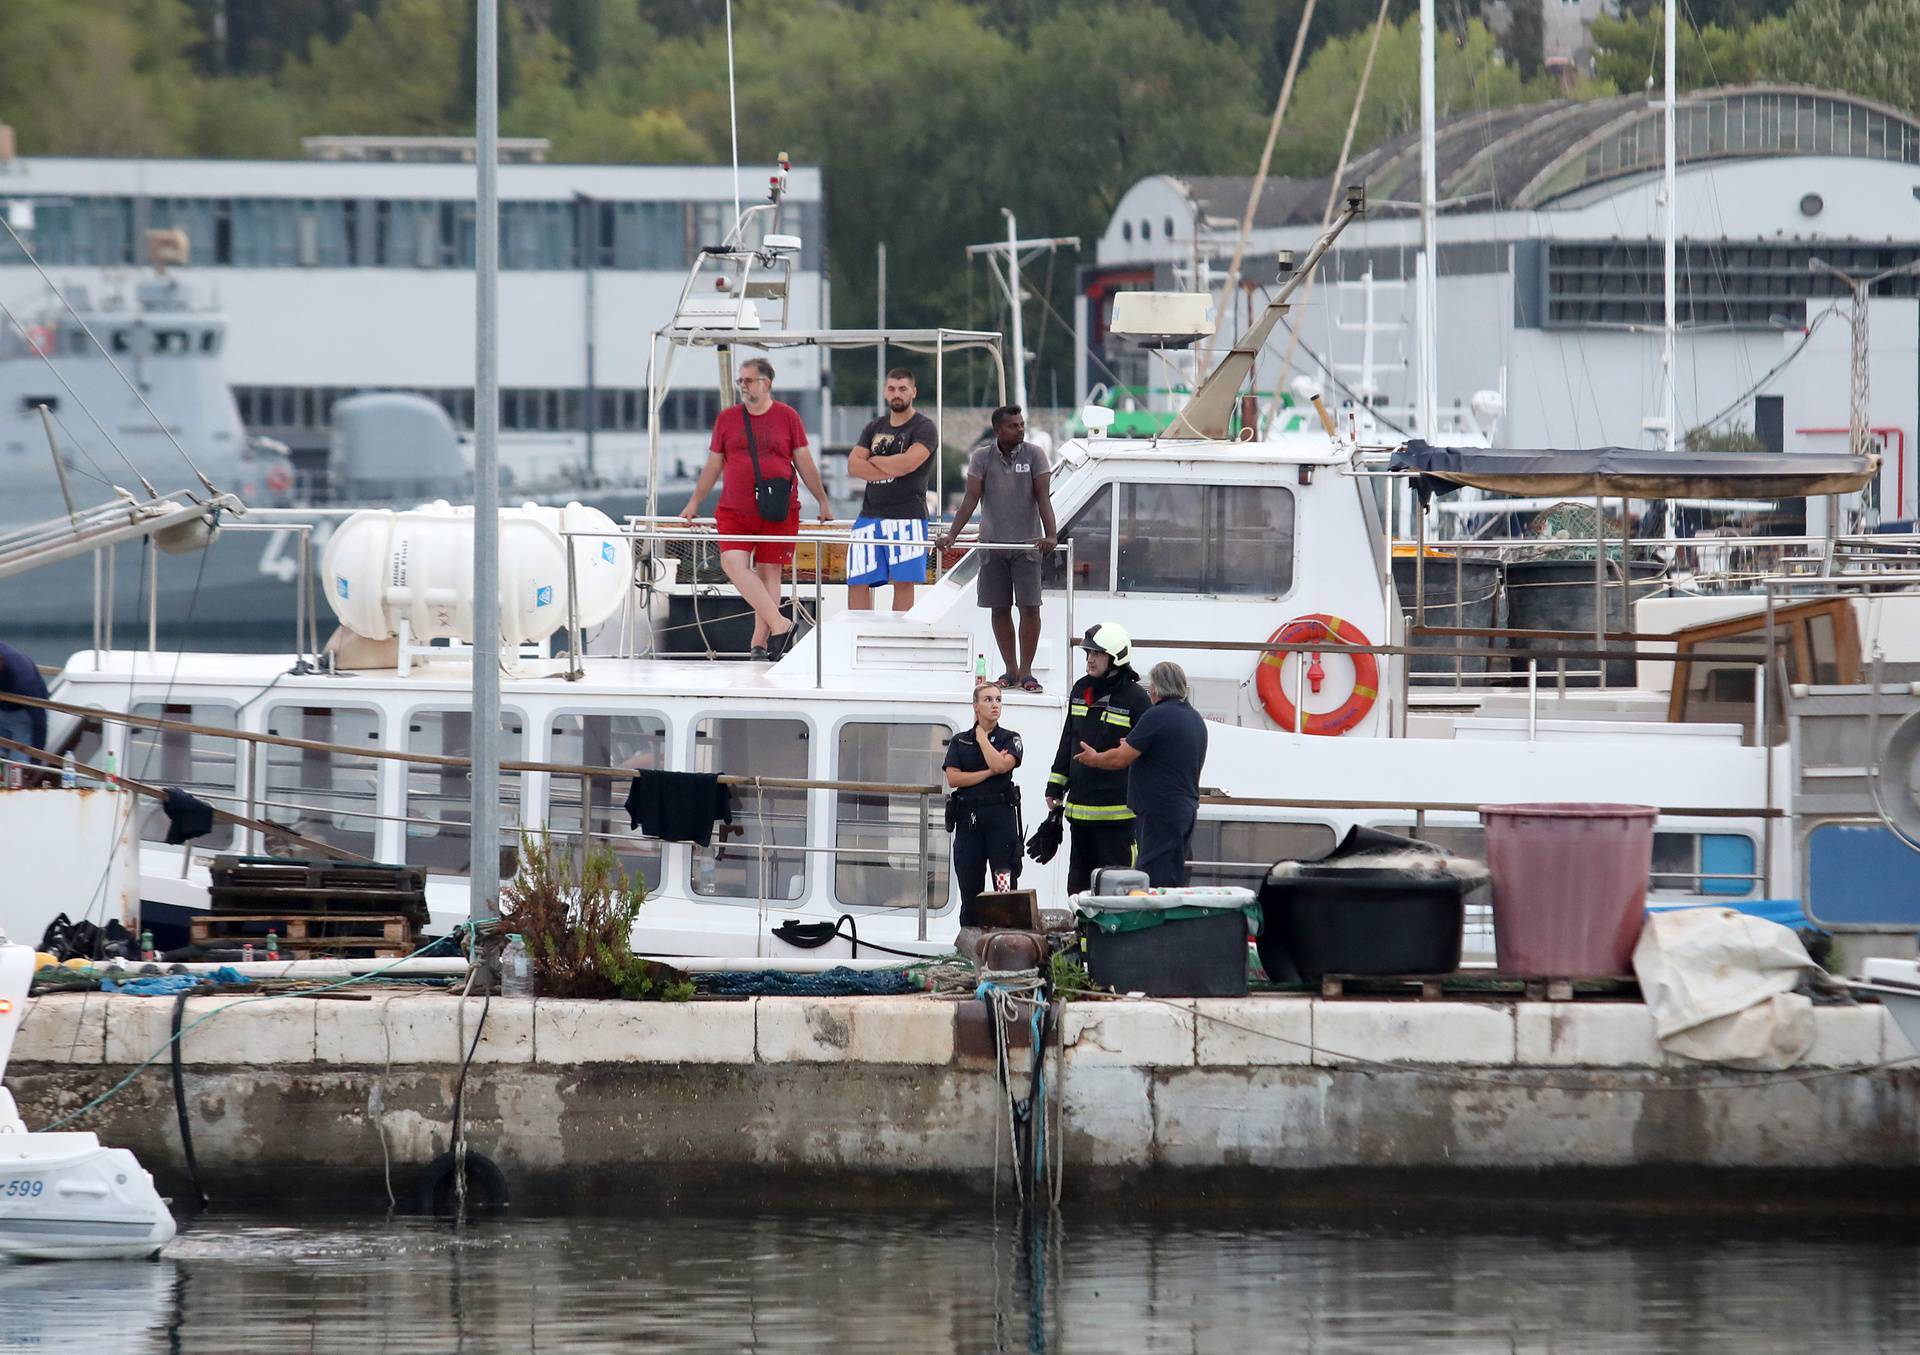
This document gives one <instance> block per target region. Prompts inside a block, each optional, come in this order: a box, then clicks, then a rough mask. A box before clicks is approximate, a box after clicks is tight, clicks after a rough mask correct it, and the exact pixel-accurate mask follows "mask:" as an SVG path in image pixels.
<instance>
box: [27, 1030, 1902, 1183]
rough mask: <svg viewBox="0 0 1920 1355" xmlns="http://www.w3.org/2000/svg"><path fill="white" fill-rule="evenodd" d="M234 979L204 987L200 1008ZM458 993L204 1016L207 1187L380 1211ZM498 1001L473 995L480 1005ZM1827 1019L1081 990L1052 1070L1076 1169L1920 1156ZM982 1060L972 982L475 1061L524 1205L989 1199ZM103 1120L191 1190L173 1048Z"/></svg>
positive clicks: (471, 1092) (31, 1039)
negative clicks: (1740, 1046)
mask: <svg viewBox="0 0 1920 1355" xmlns="http://www.w3.org/2000/svg"><path fill="white" fill-rule="evenodd" d="M234 1001H236V999H232V998H200V999H194V1000H192V1001H190V1002H189V1003H188V1005H187V1012H186V1017H185V1019H186V1021H187V1022H189V1023H191V1022H192V1021H194V1020H195V1019H197V1018H199V1017H200V1016H203V1015H205V1014H206V1013H208V1012H210V1011H213V1010H215V1009H216V1008H218V1007H221V1006H223V1005H226V1004H228V1003H230V1002H234ZM458 1006H459V1004H458V1003H457V1002H455V1001H454V1000H453V999H451V998H449V997H446V996H440V995H434V996H413V995H408V996H378V997H375V998H374V999H373V1000H371V1001H366V1002H351V1001H312V1000H305V999H297V998H272V999H266V1000H251V1001H249V1002H248V1005H246V1006H245V1007H243V1008H242V1009H241V1010H239V1011H236V1012H234V1013H232V1014H230V1015H227V1016H224V1017H222V1018H220V1019H219V1020H216V1021H210V1022H208V1023H206V1024H205V1025H202V1026H200V1027H198V1028H197V1029H194V1030H192V1031H190V1032H188V1034H187V1035H186V1036H185V1038H184V1042H183V1053H184V1062H185V1065H186V1083H187V1089H188V1098H189V1101H190V1103H191V1111H192V1122H193V1135H194V1143H195V1148H196V1151H197V1154H198V1158H199V1162H200V1164H201V1171H202V1174H203V1177H204V1178H205V1180H206V1181H207V1183H208V1185H209V1189H210V1190H211V1191H213V1192H214V1193H215V1194H223V1193H224V1195H225V1198H227V1199H228V1200H234V1199H236V1197H237V1192H247V1191H253V1190H258V1189H269V1190H271V1191H273V1192H276V1193H279V1194H287V1195H303V1194H313V1195H322V1196H326V1197H328V1198H330V1199H334V1200H336V1201H339V1202H343V1203H344V1202H351V1201H353V1200H354V1199H356V1198H357V1199H359V1201H360V1203H362V1204H370V1203H374V1202H379V1203H382V1204H383V1203H384V1192H383V1187H382V1173H383V1167H382V1161H383V1156H382V1134H383V1132H384V1138H385V1153H386V1156H387V1159H388V1160H390V1162H391V1163H392V1172H393V1180H394V1188H395V1190H396V1191H397V1192H400V1193H402V1194H403V1198H404V1197H405V1196H408V1195H410V1194H411V1192H412V1183H413V1181H414V1178H415V1176H416V1173H417V1169H418V1167H419V1166H420V1165H421V1164H424V1163H426V1162H427V1161H429V1160H430V1159H431V1158H432V1157H433V1156H434V1155H435V1154H437V1153H439V1152H441V1151H443V1150H444V1149H445V1148H446V1147H447V1146H448V1144H449V1137H450V1106H451V1104H452V1099H453V1090H454V1082H455V1078H456V1074H457V1062H458V1059H457V1051H458V1049H459V1048H460V1033H459V1030H458V1023H457V1008H458ZM171 1008H172V1002H171V1000H170V999H140V998H129V997H120V996H112V997H103V996H101V995H98V994H92V995H86V996H79V995H61V996H52V997H43V998H39V999H37V1000H35V1001H34V1002H33V1003H32V1005H31V1008H30V1010H29V1011H28V1013H27V1016H26V1019H25V1022H24V1024H23V1026H22V1028H21V1031H20V1034H19V1038H18V1041H17V1043H16V1045H15V1049H14V1059H13V1065H12V1068H11V1069H10V1070H9V1071H10V1076H9V1078H8V1085H9V1087H10V1088H11V1089H12V1091H13V1093H14V1095H15V1097H16V1098H17V1099H18V1101H19V1103H20V1107H21V1111H22V1114H23V1116H24V1117H25V1119H26V1120H27V1122H28V1123H29V1124H33V1125H38V1124H44V1123H47V1122H48V1121H49V1120H51V1119H52V1118H54V1117H55V1116H57V1115H59V1114H62V1113H65V1112H66V1111H68V1110H71V1109H72V1108H74V1107H76V1106H78V1105H80V1104H81V1103H83V1102H84V1101H85V1100H86V1099H87V1098H89V1097H91V1096H94V1095H96V1094H98V1093H99V1092H100V1091H101V1090H103V1089H105V1088H106V1087H107V1086H110V1085H111V1084H112V1083H113V1082H114V1081H116V1080H117V1079H118V1078H119V1077H121V1076H123V1075H124V1073H125V1072H126V1071H127V1070H128V1069H129V1068H130V1067H131V1066H132V1065H133V1064H135V1063H137V1062H138V1061H139V1060H140V1059H142V1058H144V1057H146V1056H147V1055H148V1054H150V1053H151V1052H152V1051H153V1050H154V1049H156V1048H158V1047H160V1046H161V1045H162V1043H163V1042H164V1041H165V1040H166V1038H167V1033H168V1019H169V1017H170V1015H171ZM479 1012H480V1002H479V1000H478V999H474V1000H471V1001H469V1003H468V1004H467V1017H468V1020H469V1022H471V1021H472V1020H473V1019H474V1018H477V1017H478V1015H479ZM1816 1018H1817V1024H1818V1029H1819V1036H1818V1040H1817V1042H1816V1044H1815V1046H1814V1048H1813V1050H1812V1051H1811V1053H1810V1055H1809V1057H1808V1059H1807V1061H1806V1062H1805V1064H1804V1065H1803V1066H1802V1067H1801V1068H1798V1069H1795V1070H1793V1072H1792V1073H1789V1074H1786V1075H1773V1076H1769V1075H1764V1074H1754V1073H1741V1072H1734V1071H1729V1070H1724V1069H1716V1068H1710V1067H1705V1066H1702V1065H1698V1064H1690V1063H1683V1062H1681V1061H1678V1060H1674V1059H1670V1058H1668V1057H1667V1056H1666V1055H1665V1054H1664V1053H1663V1052H1662V1051H1661V1050H1660V1048H1659V1046H1658V1045H1657V1044H1656V1043H1655V1041H1654V1038H1653V1033H1652V1022H1651V1020H1650V1018H1649V1017H1648V1015H1647V1012H1646V1009H1645V1008H1644V1007H1642V1006H1640V1005H1638V1004H1622V1003H1606V1002H1580V1003H1575V1004H1564V1003H1560V1004H1555V1003H1467V1002H1436V1003H1409V1002H1378V1001H1362V1000H1348V1001H1337V1002H1323V1001H1319V1000H1310V999H1307V998H1252V999H1247V1000H1242V1001H1228V1000H1208V1001H1198V1002H1192V1001H1181V1002H1113V1003H1099V1002H1081V1003H1076V1004H1073V1005H1071V1006H1070V1007H1069V1008H1068V1010H1067V1013H1066V1019H1065V1023H1064V1047H1065V1060H1064V1073H1063V1074H1062V1075H1061V1076H1062V1078H1063V1082H1062V1090H1063V1095H1064V1104H1065V1124H1066V1153H1067V1169H1066V1170H1067V1181H1068V1186H1069V1189H1070V1190H1072V1191H1074V1192H1075V1193H1095V1192H1098V1191H1101V1190H1105V1189H1110V1188H1114V1187H1119V1186H1124V1185H1135V1184H1138V1183H1140V1182H1142V1181H1143V1180H1149V1179H1155V1178H1159V1179H1168V1178H1170V1179H1173V1180H1185V1179H1189V1178H1191V1179H1192V1180H1195V1181H1198V1180H1201V1179H1204V1178H1206V1177H1208V1176H1210V1175H1213V1174H1217V1173H1218V1172H1220V1171H1221V1170H1222V1169H1228V1170H1234V1171H1245V1170H1248V1169H1252V1170H1253V1171H1256V1172H1289V1171H1308V1172H1324V1171H1328V1170H1333V1169H1388V1170H1404V1169H1411V1170H1416V1171H1424V1172H1439V1173H1484V1172H1486V1171H1489V1170H1496V1171H1512V1170H1514V1169H1522V1170H1528V1169H1539V1170H1556V1169H1565V1170H1573V1171H1576V1172H1579V1171H1589V1170H1592V1171H1601V1170H1607V1169H1614V1170H1618V1169H1634V1170H1641V1169H1673V1168H1688V1169H1698V1168H1727V1169H1765V1170H1769V1171H1776V1170H1779V1169H1791V1170H1794V1171H1801V1170H1804V1171H1823V1170H1839V1169H1847V1170H1850V1171H1854V1172H1867V1173H1872V1172H1882V1173H1887V1174H1889V1176H1893V1175H1899V1176H1901V1177H1902V1178H1904V1177H1907V1176H1911V1175H1912V1174H1914V1173H1915V1172H1916V1171H1920V1065H1907V1066H1905V1067H1902V1068H1899V1069H1895V1070H1880V1071H1874V1072H1860V1073H1847V1072H1837V1071H1833V1070H1842V1069H1853V1068H1867V1067H1869V1066H1871V1065H1874V1064H1878V1063H1880V1062H1881V1061H1883V1060H1885V1059H1889V1058H1899V1057H1903V1056H1906V1055H1909V1054H1911V1052H1912V1051H1911V1050H1909V1049H1908V1048H1907V1046H1906V1043H1905V1040H1904V1037H1902V1036H1901V1035H1900V1033H1899V1032H1898V1030H1897V1029H1896V1028H1895V1027H1894V1026H1893V1025H1892V1023H1891V1022H1890V1021H1888V1020H1886V1018H1885V1015H1884V1013H1883V1011H1882V1010H1881V1009H1880V1008H1878V1007H1851V1008H1822V1009H1819V1010H1818V1011H1817V1012H1816ZM471 1037H472V1026H471V1024H469V1026H468V1028H467V1038H468V1039H471ZM990 1050H991V1045H990V1043H989V1042H988V1039H987V1031H986V1027H985V1023H984V1014H983V1009H982V1006H981V1004H979V1003H977V1002H973V1001H970V1000H968V1001H950V1000H942V999H934V998H927V997H904V998H872V999H835V1000H821V999H806V998H760V999H755V1000H748V1001H738V1002H701V1003H696V1004H690V1005H685V1006H662V1005H639V1004H622V1003H596V1002H575V1001H559V1000H551V999H540V1000H537V1001H536V1000H531V999H513V1000H508V999H495V1001H494V1002H493V1005H492V1009H491V1012H490V1014H489V1016H488V1018H487V1023H486V1029H485V1037H484V1038H483V1039H482V1040H481V1042H480V1045H479V1048H478V1052H477V1054H476V1056H475V1062H474V1066H473V1068H472V1070H471V1072H470V1074H469V1083H468V1089H467V1098H468V1124H469V1132H470V1134H471V1143H472V1145H473V1147H474V1149H475V1150H477V1151H481V1152H484V1153H486V1154H488V1155H489V1156H491V1157H493V1158H494V1159H495V1160H496V1161H497V1162H498V1163H499V1164H500V1165H501V1167H502V1168H503V1169H504V1170H505V1172H506V1173H507V1175H508V1177H509V1180H510V1181H511V1182H512V1184H513V1188H514V1190H515V1192H516V1198H518V1199H519V1200H521V1201H522V1202H523V1203H527V1202H532V1201H539V1200H573V1201H592V1202H601V1203H614V1202H618V1201H619V1200H621V1199H623V1198H625V1197H628V1196H635V1197H638V1196H643V1195H644V1196H651V1195H655V1194H658V1193H659V1192H660V1191H661V1190H663V1189H666V1190H669V1191H673V1190H685V1189H690V1188H692V1187H693V1185H694V1183H699V1182H705V1181H724V1182H727V1183H729V1184H731V1185H732V1186H734V1187H740V1186H742V1185H747V1184H751V1183H756V1182H758V1183H763V1184H764V1183H766V1182H770V1181H776V1180H783V1179H790V1178H796V1177H807V1176H813V1177H825V1178H828V1179H830V1180H833V1181H835V1182H837V1184H838V1185H839V1186H841V1187H844V1186H845V1185H846V1184H848V1181H847V1178H848V1177H858V1178H862V1179H868V1178H871V1179H873V1180H880V1179H885V1178H894V1179H896V1180H900V1179H904V1180H906V1181H908V1182H910V1183H914V1182H917V1183H920V1184H919V1185H916V1186H914V1187H913V1188H914V1189H932V1188H935V1187H936V1186H941V1185H958V1186H959V1187H960V1188H962V1189H971V1190H981V1191H984V1190H986V1189H988V1188H989V1185H990V1182H991V1177H992V1172H993V1169H994V1164H995V1161H996V1143H995V1136H996V1132H997V1131H999V1132H1004V1131H1003V1130H1000V1126H1003V1125H1004V1122H1005V1116H1006V1105H1005V1101H1004V1099H1003V1097H1002V1094H1001V1093H1000V1090H999V1087H998V1085H997V1082H996V1079H995V1076H994V1064H993V1060H992V1057H991V1053H990ZM1828 1073H1831V1075H1824V1074H1828ZM1809 1074H1813V1075H1815V1076H1812V1077H1811V1078H1810V1077H1809ZM1700 1084H1713V1088H1717V1089H1710V1088H1703V1087H1702V1086H1701V1085H1700ZM1727 1084H1751V1085H1741V1086H1739V1087H1736V1088H1732V1089H1726V1087H1727ZM85 1127H91V1128H94V1129H96V1130H97V1131H98V1132H99V1133H100V1134H101V1136H102V1137H103V1139H105V1140H106V1141H108V1142H111V1143H116V1144H121V1145H124V1146H127V1147H130V1148H133V1149H134V1150H135V1151H136V1152H137V1153H138V1154H139V1155H140V1158H141V1160H142V1161H143V1162H144V1163H146V1164H147V1165H148V1166H149V1168H150V1169H152V1170H153V1171H154V1172H155V1173H156V1175H158V1176H160V1177H161V1179H162V1183H163V1186H167V1185H170V1186H173V1187H175V1188H177V1186H178V1184H179V1181H180V1171H181V1167H180V1149H179V1139H178V1131H177V1129H176V1127H175V1120H174V1107H173V1099H172V1094H171V1088H170V1086H169V1083H168V1078H167V1075H166V1069H165V1064H164V1061H161V1062H160V1063H157V1064H156V1065H155V1067H154V1068H152V1069H149V1070H148V1071H147V1072H146V1073H145V1074H143V1075H142V1076H141V1077H140V1078H139V1079H137V1080H136V1081H135V1082H134V1083H133V1084H132V1085H131V1086H130V1087H129V1088H128V1089H127V1090H126V1091H124V1092H122V1093H121V1094H120V1095H118V1096H117V1097H115V1098H114V1099H113V1100H112V1101H110V1102H108V1103H107V1104H106V1105H105V1106H104V1107H102V1108H101V1110H100V1111H98V1112H96V1113H95V1114H94V1115H93V1116H92V1117H91V1118H90V1119H89V1120H88V1121H87V1122H86V1126H85ZM999 1154H1000V1155H1001V1156H1004V1155H1005V1147H1004V1144H1002V1145H1000V1147H999Z"/></svg>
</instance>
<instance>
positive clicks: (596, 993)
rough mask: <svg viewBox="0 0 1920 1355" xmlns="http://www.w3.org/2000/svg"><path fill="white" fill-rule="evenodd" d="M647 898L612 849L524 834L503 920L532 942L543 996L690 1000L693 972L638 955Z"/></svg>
mask: <svg viewBox="0 0 1920 1355" xmlns="http://www.w3.org/2000/svg"><path fill="white" fill-rule="evenodd" d="M646 900H647V886H646V882H645V881H644V880H638V879H635V878H633V877H632V876H630V875H628V874H627V872H626V868H625V867H623V866H622V865H621V864H620V860H619V858H618V857H616V856H615V855H614V854H613V852H612V851H611V850H609V849H607V848H605V847H594V848H583V849H572V848H568V847H566V846H565V845H562V846H559V847H556V846H555V845H554V843H553V840H552V839H551V838H550V837H549V836H548V835H547V834H546V833H540V834H538V835H537V836H536V835H534V834H531V833H522V834H521V835H520V869H519V871H518V872H517V873H516V874H515V875H514V877H513V879H512V880H510V881H508V882H507V884H506V886H505V887H504V888H503V889H501V891H500V913H501V922H502V923H503V925H504V926H505V927H506V929H507V930H508V931H511V932H518V933H519V934H520V937H521V939H522V940H523V941H524V942H525V943H526V947H527V956H528V959H529V961H530V962H531V964H532V968H533V990H534V993H535V994H536V995H538V996H540V997H623V998H633V999H653V1000H658V1001H663V1002H685V1001H687V1000H689V999H690V998H692V996H693V983H692V981H691V980H690V979H688V978H687V976H686V975H684V974H682V973H680V972H679V971H678V970H675V969H672V968H670V967H668V966H666V965H663V964H658V963H656V962H654V961H652V960H644V959H641V958H640V957H639V956H637V955H635V954H634V953H633V948H632V945H631V943H630V940H629V938H630V937H631V936H632V934H633V920H634V917H635V916H636V915H637V914H638V913H639V911H640V907H641V905H642V904H644V903H645V902H646Z"/></svg>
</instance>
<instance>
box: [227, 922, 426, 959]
mask: <svg viewBox="0 0 1920 1355" xmlns="http://www.w3.org/2000/svg"><path fill="white" fill-rule="evenodd" d="M192 928H193V943H194V944H195V945H201V946H240V945H246V944H249V943H251V944H253V945H255V946H259V945H262V944H263V943H264V942H265V940H266V936H267V933H268V932H272V933H274V937H275V941H276V943H277V944H278V946H279V948H280V949H281V951H283V952H286V953H291V954H293V955H295V956H300V957H307V956H313V955H337V954H339V953H340V952H342V951H348V950H352V951H358V952H362V953H365V954H368V955H372V956H376V957H385V956H390V955H392V956H399V955H410V954H412V953H413V951H414V950H415V948H416V947H415V944H414V926H413V921H412V919H410V918H406V917H401V916H399V915H398V914H387V915H380V914H366V913H355V914H339V913H327V914H299V913H291V914H290V913H257V914H233V913H201V914H198V915H197V916H195V917H194V918H193V919H192Z"/></svg>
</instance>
